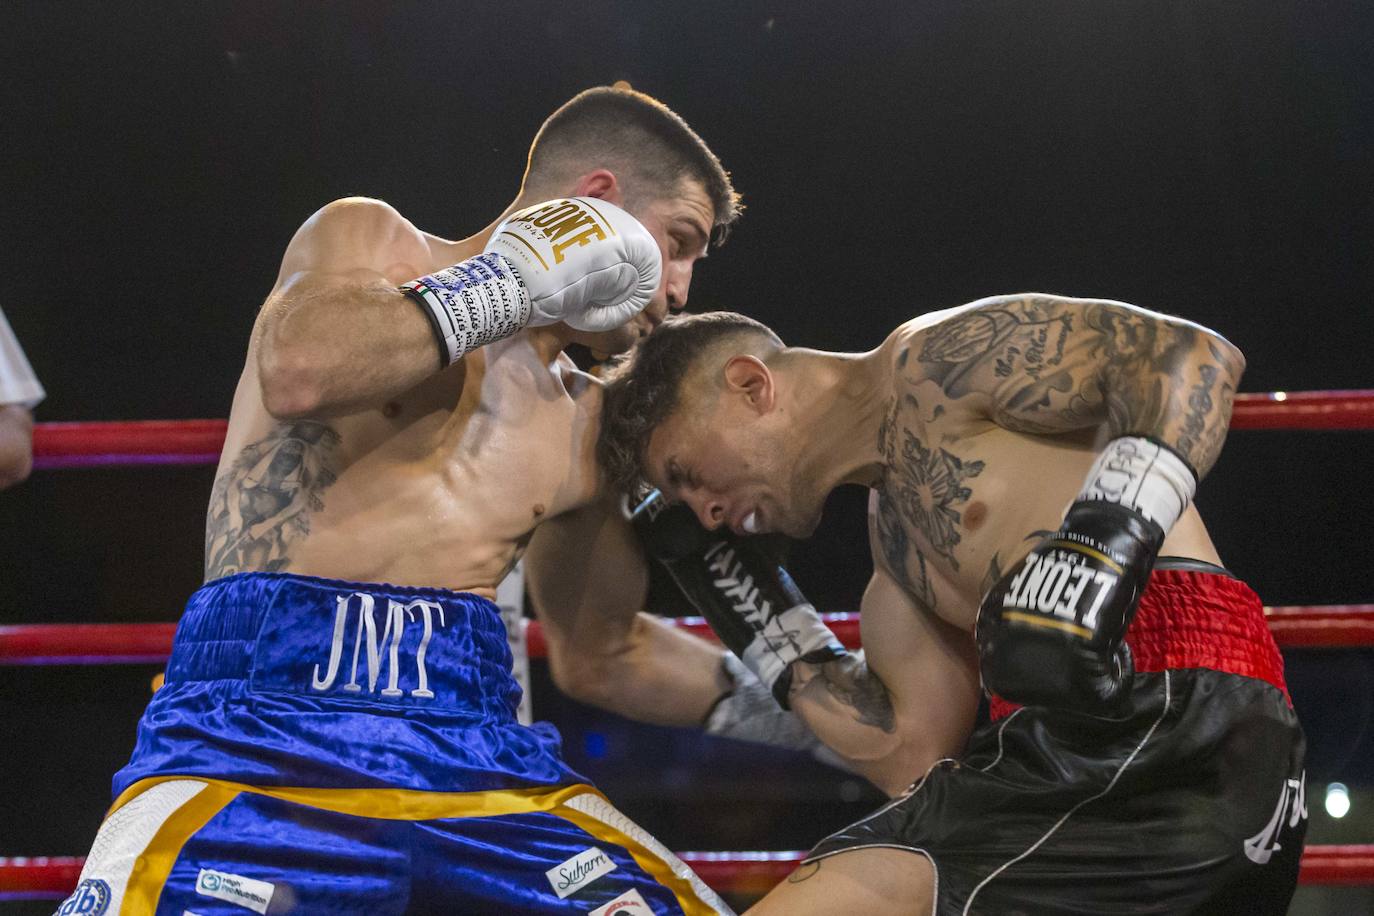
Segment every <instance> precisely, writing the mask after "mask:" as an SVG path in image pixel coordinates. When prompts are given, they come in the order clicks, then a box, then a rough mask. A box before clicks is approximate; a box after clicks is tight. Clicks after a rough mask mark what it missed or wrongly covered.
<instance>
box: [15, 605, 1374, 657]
mask: <svg viewBox="0 0 1374 916" xmlns="http://www.w3.org/2000/svg"><path fill="white" fill-rule="evenodd" d="M1265 613H1266V614H1267V616H1268V619H1269V628H1270V630H1271V631H1272V632H1273V634H1274V639H1275V640H1276V641H1277V642H1278V644H1279V645H1280V646H1284V647H1288V648H1304V649H1315V648H1325V649H1349V648H1359V647H1362V646H1371V645H1374V604H1332V605H1315V606H1310V607H1272V608H1266V609H1265ZM823 616H824V617H825V622H826V623H827V624H828V625H829V626H830V629H831V630H833V631H834V632H835V635H836V636H838V637H839V638H840V641H841V642H843V643H844V644H845V645H846V646H848V647H850V648H851V649H857V648H858V647H859V646H860V645H861V642H860V639H859V615H858V614H825V615H823ZM664 619H665V620H667V621H668V622H670V623H673V624H674V625H676V626H680V627H683V628H684V629H687V630H690V631H691V632H692V633H694V634H696V635H698V636H702V637H704V638H706V639H712V640H714V639H715V634H713V633H712V632H711V628H710V626H708V625H707V623H706V621H705V620H703V619H702V618H700V617H678V618H671V617H669V618H664ZM175 632H176V624H174V623H77V624H71V623H30V624H14V625H9V626H0V665H141V664H160V663H161V662H165V661H166V660H167V656H168V655H169V654H170V652H171V650H172V635H173V634H174V633H175ZM525 643H526V647H527V650H528V652H529V657H530V658H546V657H547V656H548V644H547V643H546V642H545V641H544V631H543V629H542V628H541V627H540V626H539V622H538V621H535V620H531V621H529V623H528V628H527V629H526V631H525Z"/></svg>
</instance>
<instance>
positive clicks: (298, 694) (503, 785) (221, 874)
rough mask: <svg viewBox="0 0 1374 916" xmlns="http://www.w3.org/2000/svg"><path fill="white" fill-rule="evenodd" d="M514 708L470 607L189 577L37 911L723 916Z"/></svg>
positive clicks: (485, 627)
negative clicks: (104, 803)
mask: <svg viewBox="0 0 1374 916" xmlns="http://www.w3.org/2000/svg"><path fill="white" fill-rule="evenodd" d="M519 699H520V687H519V685H518V684H517V683H516V682H515V680H514V678H513V677H512V676H511V656H510V649H509V646H508V643H507V640H506V633H505V628H504V625H503V624H502V622H501V617H500V613H499V611H498V610H497V608H496V606H495V605H494V604H492V603H491V602H490V601H487V600H486V599H484V598H481V597H478V596H475V595H470V594H462V593H456V592H449V591H445V590H442V589H427V588H403V587H398V586H392V585H374V584H366V583H356V582H342V581H337V580H330V579H318V578H313V577H307V576H297V575H289V574H279V573H243V574H239V575H235V576H230V577H228V578H225V579H219V580H216V581H214V582H210V583H208V584H207V585H205V586H204V587H203V588H201V589H200V590H199V591H197V592H196V593H195V594H194V595H193V596H192V597H191V600H190V601H189V603H188V604H187V608H186V613H185V615H184V616H183V617H182V620H181V623H180V625H179V626H178V628H177V635H176V640H175V643H174V646H173V650H172V657H171V659H170V660H169V662H168V665H167V676H166V682H165V685H164V686H163V687H162V688H161V689H160V690H158V691H157V693H155V694H154V696H153V700H152V702H151V703H150V704H149V706H148V709H147V711H146V712H145V713H144V715H143V719H142V721H141V722H140V723H139V729H138V740H137V744H136V745H135V748H134V753H133V757H132V759H131V760H130V762H129V764H128V766H126V767H125V768H124V769H122V770H121V771H120V772H119V773H118V774H116V776H115V780H114V790H115V795H116V801H115V803H114V806H113V807H112V809H111V811H110V813H109V814H108V815H107V816H106V819H105V822H104V823H103V824H102V826H101V828H100V832H99V834H98V835H97V837H96V840H95V844H94V846H93V848H92V850H91V854H90V856H88V858H87V862H86V866H85V869H84V870H83V872H82V875H81V881H80V883H79V885H78V887H77V889H76V891H75V892H74V893H73V894H72V896H71V897H69V898H68V899H67V900H66V901H64V902H63V904H62V905H61V906H60V907H59V908H58V913H61V914H66V913H72V914H77V913H80V914H87V916H99V914H103V913H139V914H142V913H157V914H163V913H168V914H174V916H188V914H189V916H210V914H220V913H223V914H238V916H242V914H245V913H248V912H257V913H263V914H267V913H272V914H277V913H329V914H345V913H358V914H364V913H366V914H390V913H397V914H400V913H428V912H435V913H446V914H447V913H473V914H481V913H501V914H509V913H579V914H584V913H595V914H597V916H609V914H612V913H614V914H616V916H631V914H637V913H692V914H695V913H716V912H729V909H728V908H727V907H726V906H725V905H724V904H723V903H722V902H721V901H720V900H719V898H717V897H716V895H715V894H713V893H712V892H711V891H710V890H709V889H708V888H706V887H705V886H704V885H703V884H702V883H701V881H700V879H699V878H697V877H696V875H694V874H693V873H692V872H691V870H690V869H689V868H688V867H687V866H686V865H684V864H683V863H682V862H681V861H680V860H679V859H678V858H677V857H676V856H674V855H673V854H672V853H671V852H669V851H668V850H667V849H665V848H664V847H663V846H662V845H661V844H660V843H658V842H657V841H656V840H654V839H653V838H652V837H651V836H649V835H648V834H647V833H645V832H644V831H643V830H642V829H641V828H639V827H638V826H637V825H636V824H634V823H633V822H632V821H630V820H629V819H628V818H626V817H625V816H624V815H622V814H620V812H618V811H616V810H615V808H614V807H612V806H611V805H610V803H609V802H608V801H607V800H606V799H605V797H604V796H602V795H601V794H600V793H599V792H597V791H596V790H595V789H593V788H592V787H591V786H590V785H588V784H587V783H586V781H585V780H584V779H583V778H582V777H580V776H579V775H578V774H577V773H575V772H573V771H572V770H571V769H570V768H569V767H568V766H567V765H566V764H565V763H564V762H563V760H562V757H561V755H560V742H559V738H558V733H557V732H556V731H555V730H554V728H553V727H552V726H550V725H548V724H545V723H541V724H538V725H535V726H533V727H530V726H524V725H520V724H519V723H518V722H517V721H516V718H515V710H516V707H517V705H518V703H519Z"/></svg>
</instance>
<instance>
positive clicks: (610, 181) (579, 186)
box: [570, 169, 625, 207]
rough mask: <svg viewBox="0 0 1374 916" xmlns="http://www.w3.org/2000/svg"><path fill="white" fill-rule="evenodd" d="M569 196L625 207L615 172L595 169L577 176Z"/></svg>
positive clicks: (623, 196)
mask: <svg viewBox="0 0 1374 916" xmlns="http://www.w3.org/2000/svg"><path fill="white" fill-rule="evenodd" d="M570 196H572V197H594V198H596V199H597V200H604V201H606V202H607V203H612V204H615V205H616V206H617V207H623V206H624V205H625V195H624V193H623V192H622V190H621V187H620V180H619V179H618V178H616V177H615V172H612V171H611V170H610V169H595V170H593V171H590V172H587V173H586V174H585V175H581V176H579V177H578V179H577V183H576V184H575V185H574V186H573V192H572V194H571V195H570Z"/></svg>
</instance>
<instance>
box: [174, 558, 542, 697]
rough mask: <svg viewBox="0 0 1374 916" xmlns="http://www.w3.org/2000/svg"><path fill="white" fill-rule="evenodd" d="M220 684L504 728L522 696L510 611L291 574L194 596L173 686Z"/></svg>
mask: <svg viewBox="0 0 1374 916" xmlns="http://www.w3.org/2000/svg"><path fill="white" fill-rule="evenodd" d="M214 680H245V681H247V682H248V684H249V687H250V689H251V690H253V691H254V692H259V693H273V694H296V695H301V696H306V697H310V698H313V699H340V700H348V701H354V702H360V703H377V704H382V705H386V706H402V707H404V706H411V705H417V704H418V705H423V706H424V707H425V708H429V709H440V708H448V709H461V710H465V711H473V712H482V713H485V714H500V715H501V716H502V717H503V718H504V717H505V715H506V714H507V711H509V712H513V710H514V708H515V705H516V704H518V702H519V692H520V688H519V686H518V685H517V684H516V682H515V681H514V679H513V678H512V676H511V654H510V647H509V644H508V641H507V638H506V630H505V625H504V623H503V622H502V620H501V615H500V611H499V609H498V608H497V606H496V605H495V604H493V603H492V602H491V601H489V600H487V599H486V598H483V597H481V596H478V595H472V594H468V593H464V592H451V591H448V590H446V589H439V588H416V587H409V586H396V585H387V584H380V583H364V582H349V581H344V580H339V579H322V578H318V577H314V576H300V575H295V574H290V573H257V572H254V573H239V574H237V575H233V576H228V577H225V578H223V579H216V580H214V581H211V582H208V583H206V584H205V585H204V586H203V587H202V588H200V589H199V590H198V591H196V592H195V594H193V595H192V596H191V598H190V600H189V601H188V602H187V605H186V612H185V614H184V615H183V616H182V618H181V622H180V624H179V625H178V627H177V634H176V639H175V641H174V643H173V648H172V657H171V659H170V660H169V661H168V664H167V684H168V685H174V684H178V683H189V682H196V681H214Z"/></svg>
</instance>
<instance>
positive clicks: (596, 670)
mask: <svg viewBox="0 0 1374 916" xmlns="http://www.w3.org/2000/svg"><path fill="white" fill-rule="evenodd" d="M552 649H553V647H552V646H550V650H551V651H550V653H549V673H550V674H551V675H552V676H553V683H554V686H555V687H557V688H558V689H559V690H560V691H562V692H563V694H565V695H566V696H569V697H571V698H572V699H574V700H576V701H577V702H579V703H586V704H587V705H588V706H596V707H598V708H600V709H607V710H610V711H611V712H615V710H616V704H617V699H618V698H619V697H621V696H623V695H624V694H623V691H621V690H620V689H618V679H617V677H616V671H617V668H618V666H617V665H614V664H609V663H608V661H609V660H607V659H601V658H596V657H593V656H591V655H588V654H584V653H578V652H563V653H555V652H553V651H552Z"/></svg>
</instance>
